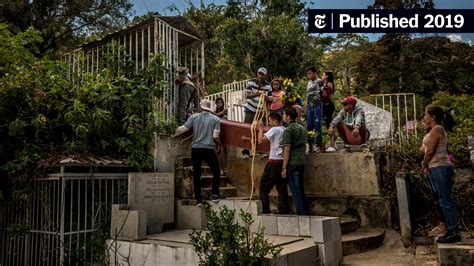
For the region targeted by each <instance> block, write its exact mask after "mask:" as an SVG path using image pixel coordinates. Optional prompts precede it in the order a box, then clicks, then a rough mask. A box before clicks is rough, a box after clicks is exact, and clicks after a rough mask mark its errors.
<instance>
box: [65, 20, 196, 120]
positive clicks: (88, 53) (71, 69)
mask: <svg viewBox="0 0 474 266" xmlns="http://www.w3.org/2000/svg"><path fill="white" fill-rule="evenodd" d="M166 20H167V21H168V22H170V23H173V24H174V25H175V24H176V25H178V26H179V23H183V20H182V18H179V17H176V19H173V18H171V17H167V19H166ZM178 26H177V27H178ZM183 40H186V41H183ZM111 42H115V43H117V44H118V45H119V46H122V47H124V51H123V50H122V54H121V50H120V49H116V50H114V51H112V53H113V54H117V56H118V58H119V61H120V59H121V58H125V57H129V58H130V59H131V60H133V61H134V62H135V70H136V71H138V70H141V69H144V68H146V67H147V66H148V64H149V62H150V60H151V57H152V56H153V55H154V54H158V53H162V54H164V55H165V57H166V59H167V60H166V61H165V62H164V65H165V67H166V69H167V71H166V72H165V78H164V79H165V81H166V83H167V84H168V88H167V89H166V90H165V91H164V94H163V97H162V98H161V99H159V100H158V101H157V105H156V106H157V111H158V112H159V113H161V114H163V115H164V119H166V120H169V119H173V118H174V117H175V116H176V112H177V104H178V95H179V90H178V88H177V86H176V84H175V83H174V80H175V78H176V73H175V70H176V68H177V67H178V66H185V67H188V68H189V69H190V73H191V74H192V75H199V76H200V80H201V81H202V82H203V81H204V42H203V41H202V40H201V39H200V38H198V37H196V36H193V35H192V34H191V33H188V32H185V31H184V30H180V29H178V28H176V27H173V26H171V25H170V24H169V23H167V22H166V21H165V18H163V17H158V16H157V17H154V18H153V19H151V20H148V21H145V22H143V23H140V24H136V25H130V26H129V27H128V28H125V29H123V30H121V31H118V32H115V33H112V34H109V35H107V36H105V37H104V38H102V39H101V40H98V41H94V42H91V43H86V44H83V45H82V46H81V47H80V48H78V49H75V50H73V51H71V52H68V53H65V54H64V62H65V63H66V65H67V66H68V73H67V78H68V79H69V80H73V81H74V79H75V78H77V77H80V76H81V75H82V74H83V73H93V74H97V73H100V71H101V70H102V69H103V68H104V67H105V64H106V62H105V58H104V57H105V54H106V52H107V51H106V49H107V44H108V43H111ZM109 52H110V51H109Z"/></svg>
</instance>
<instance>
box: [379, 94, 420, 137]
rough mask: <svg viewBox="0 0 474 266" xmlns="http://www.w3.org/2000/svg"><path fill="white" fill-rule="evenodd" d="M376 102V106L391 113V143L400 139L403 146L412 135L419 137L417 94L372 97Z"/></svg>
mask: <svg viewBox="0 0 474 266" xmlns="http://www.w3.org/2000/svg"><path fill="white" fill-rule="evenodd" d="M370 97H371V98H373V99H374V101H375V106H377V107H379V108H381V109H384V110H386V111H388V112H390V113H391V115H392V121H393V123H391V127H390V132H391V134H390V135H391V142H392V143H394V141H395V140H396V139H398V143H399V144H402V143H405V142H406V141H408V139H409V137H410V134H414V135H415V136H416V137H417V136H418V133H417V127H418V119H417V111H416V94H414V93H390V94H373V95H370Z"/></svg>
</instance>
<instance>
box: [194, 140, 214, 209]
mask: <svg viewBox="0 0 474 266" xmlns="http://www.w3.org/2000/svg"><path fill="white" fill-rule="evenodd" d="M191 158H192V160H193V175H194V176H193V177H194V180H193V183H194V197H195V198H196V200H197V201H201V200H202V195H201V165H202V161H205V162H206V163H207V165H209V168H211V171H212V194H213V195H219V185H220V181H221V176H220V175H221V169H220V168H219V161H218V160H217V156H216V152H215V151H214V149H202V148H192V151H191Z"/></svg>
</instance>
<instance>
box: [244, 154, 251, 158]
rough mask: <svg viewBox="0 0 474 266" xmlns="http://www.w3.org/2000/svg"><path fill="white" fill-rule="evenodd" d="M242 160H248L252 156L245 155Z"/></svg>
mask: <svg viewBox="0 0 474 266" xmlns="http://www.w3.org/2000/svg"><path fill="white" fill-rule="evenodd" d="M242 158H244V159H248V158H250V156H249V155H248V154H244V155H242Z"/></svg>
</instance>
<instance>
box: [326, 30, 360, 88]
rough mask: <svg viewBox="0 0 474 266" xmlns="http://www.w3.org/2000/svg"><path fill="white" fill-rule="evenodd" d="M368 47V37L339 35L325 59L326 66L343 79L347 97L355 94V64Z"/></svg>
mask: <svg viewBox="0 0 474 266" xmlns="http://www.w3.org/2000/svg"><path fill="white" fill-rule="evenodd" d="M367 47H369V40H368V38H367V36H365V35H361V34H353V33H339V34H338V35H337V36H336V38H335V39H334V41H333V44H332V45H331V48H330V51H329V52H328V53H326V54H325V55H324V57H323V60H324V66H325V67H326V68H328V69H331V70H332V71H333V73H334V74H335V75H336V76H338V77H339V78H340V79H342V88H343V93H344V94H346V95H348V94H353V91H351V80H352V73H353V72H354V68H355V67H356V65H355V62H356V60H357V59H358V58H359V57H360V56H361V53H362V52H363V51H364V50H365V49H367Z"/></svg>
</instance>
